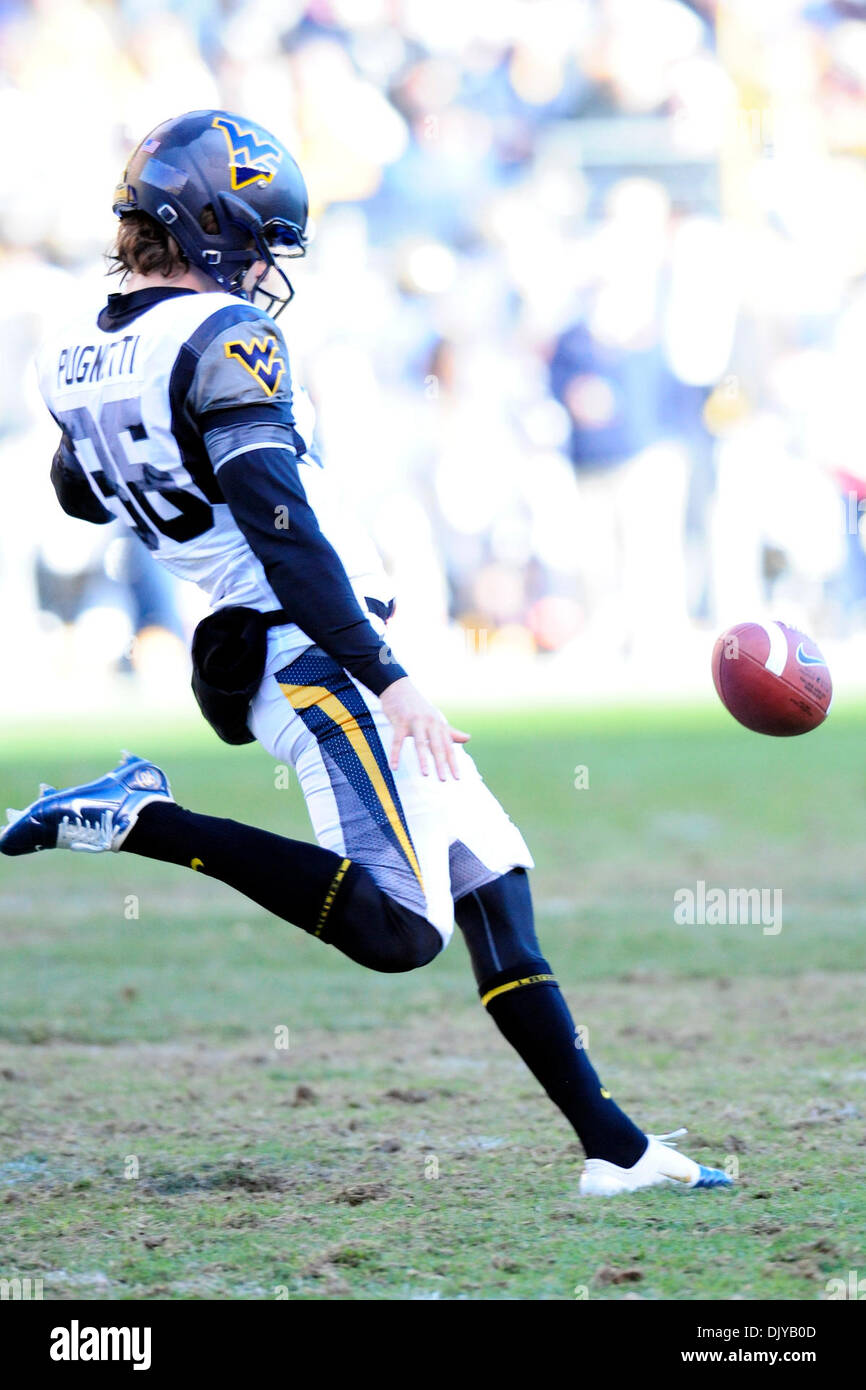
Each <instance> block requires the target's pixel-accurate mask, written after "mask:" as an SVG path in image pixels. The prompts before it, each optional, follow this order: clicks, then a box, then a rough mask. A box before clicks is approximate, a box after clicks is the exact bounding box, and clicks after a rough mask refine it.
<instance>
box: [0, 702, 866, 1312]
mask: <svg viewBox="0 0 866 1390" xmlns="http://www.w3.org/2000/svg"><path fill="white" fill-rule="evenodd" d="M465 718H466V719H467V720H468V721H469V722H468V727H469V728H470V729H471V730H472V731H473V733H474V740H473V745H472V747H473V752H474V754H475V756H476V759H477V761H478V763H479V765H480V766H481V769H482V771H483V772H484V774H485V776H486V777H487V780H488V781H489V783H490V784H491V786H492V787H493V789H494V791H495V792H497V794H498V795H499V796H500V797H501V799H502V800H503V801H504V802H505V804H506V806H508V808H509V809H510V810H511V812H512V814H513V816H514V818H515V819H516V820H517V821H518V822H519V823H520V824H521V826H522V828H523V829H524V831H525V833H526V835H527V838H528V840H529V843H530V845H531V847H532V849H533V852H534V854H535V856H536V860H537V870H536V873H535V875H534V887H535V894H536V905H537V914H538V919H539V927H540V933H541V937H542V942H543V944H544V946H545V947H546V950H547V954H548V955H549V957H550V958H551V960H552V962H553V965H554V967H555V969H556V970H557V973H558V975H559V977H560V979H561V982H562V984H563V987H564V989H565V992H566V995H567V997H568V999H569V1001H570V1003H571V1006H572V1008H573V1011H574V1014H575V1019H576V1021H577V1022H578V1023H581V1024H583V1025H585V1026H587V1027H588V1029H589V1046H590V1052H591V1055H592V1056H593V1058H594V1060H595V1062H596V1065H597V1066H598V1068H599V1070H600V1072H601V1075H602V1078H603V1079H604V1081H605V1083H606V1085H607V1086H608V1087H609V1088H610V1089H611V1090H612V1091H613V1092H614V1094H615V1095H616V1097H617V1098H618V1099H619V1100H620V1101H621V1103H623V1104H624V1105H625V1106H626V1107H627V1108H628V1109H629V1110H630V1111H632V1112H633V1114H634V1116H635V1118H636V1119H637V1120H638V1121H639V1122H640V1123H642V1124H643V1125H644V1126H645V1127H646V1128H648V1129H651V1130H654V1131H656V1132H660V1131H665V1130H669V1129H673V1128H676V1127H677V1126H679V1125H680V1124H687V1125H688V1126H689V1128H690V1131H691V1132H690V1134H689V1137H688V1140H687V1141H686V1143H685V1147H686V1149H687V1151H688V1152H689V1153H691V1154H693V1155H694V1156H695V1157H698V1158H701V1159H703V1160H704V1161H707V1162H713V1163H722V1162H724V1161H725V1160H728V1161H729V1162H730V1161H733V1162H735V1163H736V1164H737V1165H738V1167H739V1183H738V1186H737V1188H736V1190H735V1191H733V1192H706V1193H696V1194H693V1195H691V1196H683V1195H681V1194H679V1193H677V1192H668V1191H658V1192H650V1193H644V1194H641V1195H638V1196H634V1197H629V1198H624V1199H618V1200H616V1201H615V1202H610V1203H604V1202H594V1203H593V1202H589V1201H581V1200H580V1199H579V1198H578V1196H577V1179H578V1174H579V1169H580V1151H579V1149H578V1146H577V1145H576V1143H575V1141H574V1136H573V1135H572V1133H571V1131H570V1129H569V1128H568V1126H567V1125H566V1124H565V1122H564V1121H563V1120H562V1119H561V1117H560V1116H559V1114H558V1112H556V1111H554V1110H553V1109H552V1107H551V1106H550V1104H549V1102H548V1101H547V1099H546V1097H544V1095H543V1094H542V1093H541V1091H540V1090H539V1088H538V1087H537V1086H536V1084H535V1082H534V1081H533V1080H532V1079H531V1077H529V1075H528V1074H527V1073H525V1072H524V1070H523V1069H522V1066H521V1064H520V1063H519V1062H518V1061H517V1060H516V1059H515V1058H514V1057H513V1055H512V1054H511V1053H510V1052H509V1051H508V1049H507V1047H506V1045H505V1044H504V1043H503V1042H502V1041H501V1039H500V1038H499V1036H498V1034H497V1033H496V1031H495V1029H494V1027H493V1025H492V1023H491V1022H490V1020H489V1019H488V1018H486V1016H485V1015H484V1013H483V1011H482V1010H481V1008H480V1007H479V1005H478V1003H477V1000H476V997H475V994H474V986H473V982H472V978H471V974H470V971H469V968H468V960H467V956H466V952H465V948H464V946H463V943H462V941H460V940H455V941H454V943H453V944H452V946H451V948H450V949H449V950H448V951H447V952H446V954H445V955H444V956H443V957H441V958H440V959H439V960H437V961H435V962H434V963H433V965H432V966H430V967H429V968H427V969H426V970H423V971H419V972H416V973H415V974H412V975H408V976H396V977H385V976H376V975H373V974H370V973H365V972H363V971H361V970H360V969H358V968H357V967H355V966H353V965H352V964H351V963H349V962H348V961H346V960H344V959H343V958H342V957H340V956H338V955H337V953H336V952H333V951H330V950H328V949H326V948H323V947H322V946H321V945H320V944H319V943H317V942H314V941H312V940H310V939H309V938H307V937H305V936H303V935H302V933H300V932H297V931H295V930H294V929H292V928H290V927H288V926H286V925H285V924H283V923H281V922H279V921H276V920H275V919H273V918H271V917H269V916H268V915H267V914H266V913H264V912H263V911H261V910H260V909H258V908H256V907H253V906H252V905H250V904H248V903H247V902H246V901H245V900H243V899H241V898H240V897H238V896H236V895H235V894H233V893H232V892H231V891H230V890H229V889H227V888H224V887H223V886H222V885H220V884H217V883H215V882H212V881H210V880H207V879H204V878H202V877H201V876H197V875H193V874H190V873H184V872H183V871H181V870H179V869H175V868H173V867H169V866H163V865H157V864H154V865H150V864H147V863H145V862H144V861H142V860H139V859H136V858H134V857H133V856H125V855H117V856H114V855H106V856H102V857H101V858H99V859H95V858H94V859H91V858H89V857H88V856H73V855H70V854H62V853H58V854H45V855H40V856H34V857H32V858H29V859H22V860H2V861H0V913H2V931H0V951H2V968H0V991H2V1008H0V1095H2V1117H0V1249H2V1252H3V1253H2V1268H0V1276H2V1277H6V1278H11V1277H14V1276H16V1275H17V1276H19V1277H25V1276H30V1277H31V1278H37V1277H41V1278H42V1280H43V1288H44V1296H45V1298H51V1299H62V1298H80V1297H85V1298H93V1299H100V1298H131V1299H140V1298H159V1299H168V1298H221V1299H242V1298H274V1297H276V1296H288V1297H289V1298H292V1299H322V1298H332V1299H342V1298H373V1299H392V1298H400V1299H406V1298H412V1299H428V1298H442V1299H453V1298H470V1299H514V1298H518V1299H555V1300H559V1299H573V1298H574V1297H575V1296H577V1297H583V1296H588V1297H589V1298H592V1299H596V1298H598V1299H619V1298H623V1297H634V1296H635V1295H637V1296H639V1297H642V1298H645V1299H695V1298H720V1299H727V1298H732V1297H738V1298H745V1299H755V1298H769V1299H821V1298H824V1297H826V1293H825V1285H826V1282H827V1280H828V1279H830V1278H834V1277H839V1276H841V1277H843V1278H845V1277H847V1273H848V1271H849V1270H852V1269H854V1270H859V1271H860V1275H861V1276H862V1275H864V1274H866V1251H864V1244H863V1241H864V1237H863V1232H864V1230H866V1191H864V1186H863V1183H862V1181H861V1175H862V1171H863V1160H864V1157H866V1149H864V1145H866V1137H864V1120H863V1116H864V1114H866V1060H864V1055H863V1047H862V1042H863V1003H862V1001H863V987H864V968H863V946H862V943H863V935H864V926H866V902H864V895H863V892H862V880H863V854H864V845H866V768H864V759H863V748H864V742H866V711H864V710H862V709H855V710H849V711H847V712H846V711H844V710H838V711H836V712H835V713H834V715H833V717H832V718H831V720H830V721H829V723H828V725H827V726H826V727H825V728H824V729H821V730H819V731H818V732H816V733H815V734H813V735H810V736H809V737H808V738H803V739H798V740H772V739H762V738H759V737H757V736H754V735H750V734H747V733H745V732H744V731H742V730H740V729H739V728H738V727H737V726H735V725H734V723H733V722H732V721H731V720H730V719H729V718H728V716H727V715H725V713H724V712H723V711H722V710H721V709H718V710H716V709H707V710H689V709H684V710H671V711H665V710H657V711H651V712H649V713H644V714H642V715H640V716H638V715H636V714H635V713H634V712H629V711H608V712H604V713H575V712H562V711H551V710H548V711H544V712H537V713H534V714H520V715H518V714H507V715H506V714H495V715H485V716H483V717H482V716H479V715H477V714H472V715H465ZM458 722H459V721H458ZM122 744H123V745H131V746H132V747H133V748H134V749H135V750H136V751H138V752H143V753H146V754H148V755H149V756H152V757H154V758H155V759H157V760H158V761H162V762H163V764H164V765H165V766H166V768H167V770H168V771H169V773H170V775H171V778H172V782H173V786H174V790H175V793H176V795H177V796H178V799H179V800H181V801H182V802H183V803H184V804H187V805H190V806H193V807H195V808H197V809H200V810H207V811H211V812H216V813H218V814H219V813H222V814H227V815H232V816H234V817H236V818H238V819H248V820H251V821H253V822H255V823H257V824H261V825H265V826H267V827H269V828H271V829H274V830H280V831H283V832H284V833H289V834H299V835H302V836H304V837H307V836H308V833H309V832H308V824H307V820H306V813H305V810H304V806H303V802H302V799H301V796H300V793H299V791H298V790H297V788H296V787H291V788H289V789H284V788H277V787H276V786H275V772H274V767H273V765H272V763H271V762H270V761H269V759H268V758H267V756H266V755H265V754H264V753H263V752H262V750H261V749H259V748H257V747H256V748H245V749H238V750H233V749H227V748H223V747H222V746H221V745H219V744H218V743H217V742H216V740H215V739H214V738H213V737H212V736H211V735H210V733H209V731H208V730H207V729H206V728H205V727H204V726H203V725H198V724H190V725H189V726H185V727H175V728H171V729H166V728H162V729H160V728H159V727H158V726H157V725H155V724H154V725H153V726H151V727H142V725H141V722H140V721H139V720H134V721H131V723H130V724H128V725H127V726H126V727H123V728H119V727H106V726H103V727H100V728H98V729H97V728H93V729H86V728H85V729H82V728H81V727H80V726H79V725H76V726H75V727H74V728H70V729H69V730H68V731H66V732H64V730H63V728H62V726H61V725H59V724H58V725H57V726H56V727H55V728H54V729H48V730H46V728H45V727H44V725H43V726H41V727H40V728H38V729H36V728H30V727H26V726H23V727H21V728H17V729H8V728H7V729H6V731H5V732H4V733H3V735H2V745H0V786H2V794H4V795H5V796H6V798H7V801H8V804H10V805H14V806H20V805H24V804H26V802H27V801H29V800H30V799H32V796H33V793H34V786H35V783H36V782H37V781H38V779H39V778H40V777H45V778H48V779H50V780H52V781H54V782H56V784H57V785H61V786H62V785H64V784H66V783H69V782H73V781H80V780H86V779H87V778H88V777H90V776H92V775H93V774H94V773H95V772H96V771H99V770H102V768H103V766H108V765H110V763H112V762H113V761H114V759H115V756H116V752H117V749H118V747H120V746H121V745H122ZM578 764H583V765H586V767H587V769H588V776H589V786H588V788H585V789H581V790H577V789H575V786H574V780H575V778H574V769H575V766H576V765H578ZM698 880H704V881H705V882H706V884H707V885H708V887H724V888H729V887H742V888H753V887H757V888H778V889H780V890H781V891H782V893H783V927H782V930H781V931H780V932H779V933H778V934H775V935H771V934H765V933H764V932H763V930H762V928H761V926H760V925H759V924H755V925H748V924H743V925H737V926H680V925H677V924H676V923H675V922H674V917H673V902H674V893H675V892H676V891H677V889H680V888H684V887H691V888H694V887H695V885H696V882H697V881H698ZM280 1029H284V1030H288V1043H289V1046H288V1048H284V1047H278V1046H276V1045H275V1043H276V1042H278V1041H282V1040H284V1036H285V1035H284V1034H280V1033H278V1031H277V1030H280Z"/></svg>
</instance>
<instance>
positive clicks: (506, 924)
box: [454, 869, 550, 990]
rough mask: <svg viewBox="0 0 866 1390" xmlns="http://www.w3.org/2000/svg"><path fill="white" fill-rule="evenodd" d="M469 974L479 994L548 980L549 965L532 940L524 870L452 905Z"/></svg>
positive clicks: (486, 885) (503, 876)
mask: <svg viewBox="0 0 866 1390" xmlns="http://www.w3.org/2000/svg"><path fill="white" fill-rule="evenodd" d="M454 915H455V918H456V920H457V925H458V927H459V928H460V930H461V931H462V933H463V936H464V938H465V940H466V945H467V946H468V948H469V956H470V959H471V961H472V970H473V972H474V974H475V979H476V981H477V982H478V986H479V988H480V989H482V990H484V989H489V988H491V987H492V986H491V982H494V983H495V984H496V985H499V984H502V983H506V982H507V981H510V980H513V979H522V978H524V977H526V976H529V975H546V974H548V973H549V971H550V966H549V965H548V964H547V961H546V960H545V959H544V957H543V955H542V954H541V947H540V946H539V944H538V938H537V937H536V935H535V923H534V919H533V912H532V895H531V893H530V891H529V876H528V874H527V872H526V870H525V869H510V870H509V872H508V873H507V874H502V875H501V876H500V877H499V878H495V879H493V880H492V881H491V882H490V883H485V884H483V885H482V887H481V888H476V889H475V890H474V891H473V892H471V893H467V894H466V895H465V897H462V898H459V899H458V900H457V902H456V903H455V904H454Z"/></svg>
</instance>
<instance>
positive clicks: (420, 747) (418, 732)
mask: <svg viewBox="0 0 866 1390" xmlns="http://www.w3.org/2000/svg"><path fill="white" fill-rule="evenodd" d="M412 737H413V739H414V740H415V752H416V753H417V754H418V766H419V768H420V769H421V776H422V777H426V776H427V773H428V771H429V768H430V764H429V761H428V758H427V746H428V740H427V725H426V723H425V722H424V720H423V719H415V720H413V722H412Z"/></svg>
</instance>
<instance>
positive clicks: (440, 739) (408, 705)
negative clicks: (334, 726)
mask: <svg viewBox="0 0 866 1390" xmlns="http://www.w3.org/2000/svg"><path fill="white" fill-rule="evenodd" d="M379 699H380V701H381V703H382V708H383V710H384V711H385V713H386V714H387V716H388V718H389V720H390V721H391V724H392V726H393V729H394V740H393V742H392V744H391V759H390V761H391V767H392V768H393V769H394V770H395V771H396V770H397V767H398V765H399V763H400V750H401V749H402V747H403V744H404V743H405V741H406V739H407V738H412V739H414V740H415V751H416V752H417V754H418V766H419V767H420V769H421V772H422V773H423V775H424V776H425V777H426V776H427V774H428V772H429V771H430V758H431V757H432V759H433V763H434V765H435V768H436V771H437V772H438V774H439V780H440V781H441V782H444V781H446V780H447V777H448V773H449V771H450V773H451V775H452V777H458V778H459V776H460V773H459V772H458V771H457V759H456V758H455V756H454V744H455V743H468V742H469V737H470V736H469V734H466V733H464V732H463V731H462V729H452V727H451V725H450V724H449V723H448V721H447V719H446V718H445V716H444V715H442V714H440V713H439V710H438V709H436V707H435V705H431V704H430V701H429V700H425V698H424V696H423V695H422V694H421V691H420V690H416V689H415V686H414V685H413V684H412V682H411V681H410V680H409V677H408V676H402V677H401V678H400V680H398V681H394V684H393V685H389V686H388V688H387V689H386V690H383V691H382V694H381V695H380V696H379Z"/></svg>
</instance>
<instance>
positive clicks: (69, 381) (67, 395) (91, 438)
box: [37, 291, 392, 636]
mask: <svg viewBox="0 0 866 1390" xmlns="http://www.w3.org/2000/svg"><path fill="white" fill-rule="evenodd" d="M155 293H156V294H158V295H160V294H161V295H163V297H160V298H156V300H155V302H153V303H150V304H149V305H148V306H147V307H145V308H143V309H141V310H140V311H138V312H136V313H135V314H134V316H132V317H129V316H127V317H126V318H124V316H123V314H122V313H121V315H120V318H119V322H118V323H117V324H116V325H115V324H113V323H111V321H110V320H109V319H108V318H107V317H106V311H105V310H103V311H102V312H101V313H100V314H99V315H98V318H99V322H97V315H96V314H94V315H93V317H90V316H88V317H86V318H82V319H79V320H77V321H75V322H73V323H72V324H70V325H68V326H67V327H65V328H63V329H62V330H61V331H59V332H58V333H56V334H55V335H53V336H52V338H51V339H50V340H49V341H48V342H46V343H45V344H44V346H43V347H42V349H41V350H40V352H39V354H38V357H37V370H38V376H39V384H40V389H41V391H42V395H43V397H44V399H45V402H46V405H47V406H48V408H49V410H50V411H51V413H52V415H53V416H54V418H55V420H56V421H57V423H58V424H59V425H60V426H61V427H62V429H63V430H64V431H65V432H66V434H67V435H68V437H69V439H70V440H71V441H72V445H73V448H74V452H75V457H76V459H77V461H78V462H79V464H80V465H81V467H82V469H83V470H84V472H85V474H86V476H87V480H88V482H89V484H90V487H91V488H92V490H93V492H94V494H95V496H96V498H97V499H98V500H99V501H100V502H101V503H102V505H103V506H104V507H106V508H107V509H108V510H109V511H111V512H113V513H114V515H115V516H117V517H119V518H120V520H121V521H123V522H124V523H125V524H126V525H127V526H129V527H130V528H131V529H132V530H133V531H134V532H135V533H136V534H137V535H138V536H139V538H140V539H141V540H142V541H143V542H144V544H145V545H146V546H147V547H148V549H149V550H150V552H151V554H152V556H153V557H154V559H155V560H157V561H158V562H159V563H160V564H162V565H165V567H166V569H168V570H170V571H171V573H172V574H176V575H178V576H179V577H180V578H182V579H190V580H192V581H194V582H195V583H196V584H198V585H199V586H200V587H201V588H202V589H204V591H205V592H206V593H207V595H208V598H209V600H210V603H211V606H212V607H213V608H221V607H225V606H227V605H229V604H244V605H247V606H248V607H251V608H257V609H259V610H261V611H270V610H273V609H276V608H279V607H280V606H281V604H280V603H279V602H278V600H277V598H276V595H275V594H274V592H273V590H272V588H271V587H270V585H269V583H268V580H267V578H266V575H265V571H264V567H263V565H262V563H261V561H260V560H259V559H258V557H257V556H256V555H255V554H254V553H253V551H252V550H251V548H250V546H249V544H248V543H247V541H246V539H245V537H244V535H243V533H242V532H241V530H240V528H239V527H238V525H237V524H236V522H235V521H234V518H233V517H232V514H231V512H230V510H229V508H228V506H227V505H226V504H225V502H224V501H223V500H222V499H221V494H220V489H219V468H220V466H221V464H222V463H224V462H226V461H227V459H228V458H229V457H234V456H235V455H237V454H240V453H243V452H245V451H246V450H247V449H249V448H253V449H255V448H262V447H266V446H267V444H268V443H269V441H270V440H273V439H274V438H275V437H276V436H275V435H274V434H273V430H272V426H270V425H269V423H268V420H269V419H272V418H273V406H274V405H275V404H281V405H282V407H283V415H284V418H285V419H287V420H290V421H291V422H292V427H293V433H294V437H295V442H296V448H295V453H296V456H297V461H298V471H299V474H300V477H301V481H302V483H303V487H304V491H305V493H306V496H307V500H308V502H309V504H310V506H311V507H312V509H313V511H314V513H315V515H316V519H317V521H318V524H319V527H320V529H321V531H322V532H323V534H324V535H325V536H326V538H327V539H328V541H330V543H331V545H332V546H333V547H334V549H335V550H336V551H337V554H338V555H339V557H340V560H341V561H342V564H343V566H344V568H345V570H346V573H347V574H348V576H349V579H350V581H351V583H352V586H353V588H354V590H355V593H356V596H357V597H358V601H359V603H360V605H361V608H362V610H363V611H364V612H365V614H367V615H368V616H370V618H371V621H372V622H373V624H374V626H375V627H376V628H377V630H379V631H381V626H380V623H379V622H377V620H376V618H375V616H374V615H373V614H371V613H370V612H369V605H368V604H367V602H366V600H367V599H368V598H372V599H374V600H375V601H376V603H377V604H381V605H383V606H387V605H388V603H389V602H390V600H391V598H392V586H391V584H390V581H389V579H388V577H387V575H386V574H385V572H384V569H383V567H382V563H381V560H380V558H379V555H378V553H377V551H376V549H375V547H374V545H373V543H372V541H371V540H370V539H369V537H368V536H367V534H366V532H365V531H364V530H363V529H362V528H361V527H359V526H358V524H357V523H356V522H355V521H354V519H353V518H351V517H349V516H347V515H346V514H345V512H344V511H343V509H342V508H341V506H340V501H339V498H338V496H337V495H336V494H335V491H334V489H333V488H332V487H330V486H329V480H328V478H327V475H326V473H325V470H324V469H323V468H322V465H321V461H320V459H319V456H318V452H317V450H316V446H315V442H314V437H313V430H314V412H313V407H312V404H311V402H310V400H309V397H308V396H307V394H306V392H304V391H303V390H298V389H295V390H294V392H293V390H292V383H291V376H290V371H289V361H288V354H287V351H286V346H285V343H284V340H283V337H282V334H281V333H280V330H279V328H278V327H277V325H276V324H275V323H274V321H273V320H272V319H270V318H269V317H268V316H267V315H266V314H265V313H264V311H263V310H261V309H258V308H254V307H253V306H252V305H250V304H246V303H244V302H243V301H240V300H239V299H237V298H236V297H235V296H232V295H228V294H222V293H214V294H198V293H183V292H178V291H175V292H174V293H172V294H170V295H169V296H167V297H165V292H164V291H158V292H155ZM112 298H115V297H112ZM123 298H124V299H125V298H126V296H124V297H123ZM116 302H117V303H121V300H120V299H119V298H118V299H116ZM257 406H258V407H264V408H262V409H260V410H259V411H258V412H257V411H256V409H255V407H257ZM268 408H270V410H269V409H268ZM202 419H206V420H207V422H208V425H209V426H213V424H214V422H216V423H217V424H218V425H219V428H218V429H217V430H216V432H215V433H213V434H211V433H208V445H209V448H208V447H205V443H204V434H205V433H207V431H205V432H203V431H202V429H201V428H200V426H199V422H200V421H201V420H202ZM280 437H281V438H282V439H284V438H285V429H284V428H283V430H282V432H281V436H280ZM212 438H213V439H216V438H219V440H220V446H219V450H218V453H217V457H216V459H215V461H212V455H213V452H214V450H213V448H212V447H210V445H211V439H212ZM283 447H285V445H283ZM209 449H210V452H209ZM285 525H286V528H287V529H288V528H289V526H290V517H288V516H287V518H286V521H285ZM279 526H280V518H279V517H276V518H275V527H276V528H277V534H278V532H279ZM298 635H299V636H300V634H298Z"/></svg>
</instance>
